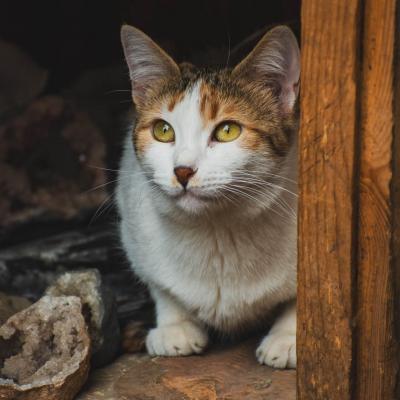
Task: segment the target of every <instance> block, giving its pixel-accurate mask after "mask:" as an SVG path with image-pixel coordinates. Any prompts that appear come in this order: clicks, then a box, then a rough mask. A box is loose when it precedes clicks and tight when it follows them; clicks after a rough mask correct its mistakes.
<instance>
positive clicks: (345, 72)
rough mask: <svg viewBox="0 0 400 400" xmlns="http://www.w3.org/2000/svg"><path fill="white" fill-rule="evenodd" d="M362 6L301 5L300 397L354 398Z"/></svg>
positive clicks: (333, 1)
mask: <svg viewBox="0 0 400 400" xmlns="http://www.w3.org/2000/svg"><path fill="white" fill-rule="evenodd" d="M359 20H360V16H359V1H357V0H348V1H341V0H330V1H314V0H305V1H303V4H302V82H301V132H300V143H299V153H300V165H299V177H300V182H299V183H300V203H299V267H298V302H297V304H298V346H297V348H298V359H299V363H298V369H297V374H298V387H297V389H298V399H299V400H313V399H321V400H326V399H332V400H333V399H340V400H350V399H351V390H352V382H351V375H352V368H353V366H352V351H353V348H352V316H353V313H352V309H353V301H352V287H353V275H354V274H353V265H354V256H355V253H354V248H355V243H354V226H355V214H356V208H355V204H354V201H353V197H354V196H353V193H354V187H355V182H356V179H355V161H356V160H355V142H356V135H357V129H356V127H357V107H356V97H357V85H356V80H355V78H356V77H357V72H358V59H357V41H358V28H357V27H358V26H359Z"/></svg>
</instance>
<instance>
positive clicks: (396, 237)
mask: <svg viewBox="0 0 400 400" xmlns="http://www.w3.org/2000/svg"><path fill="white" fill-rule="evenodd" d="M395 16H396V17H395V18H396V19H395V25H394V27H395V45H394V60H393V74H394V85H393V87H394V93H393V125H394V126H393V147H392V149H393V154H392V157H393V160H392V167H393V177H392V184H391V208H392V232H393V234H392V249H391V250H392V267H393V278H394V279H393V290H394V299H395V304H394V320H395V335H396V339H397V343H400V150H399V149H400V28H399V27H400V2H399V1H397V2H396V13H395ZM398 352H399V348H398ZM397 359H398V360H400V356H399V355H398V358H397ZM394 398H395V399H400V373H398V375H397V382H396V390H395V396H394Z"/></svg>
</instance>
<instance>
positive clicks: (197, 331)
mask: <svg viewBox="0 0 400 400" xmlns="http://www.w3.org/2000/svg"><path fill="white" fill-rule="evenodd" d="M207 342H208V337H207V334H206V332H204V330H203V329H202V328H201V327H199V326H197V325H196V324H194V323H193V322H191V321H182V322H180V323H178V324H171V325H164V326H160V327H157V328H154V329H152V330H151V331H150V332H149V334H148V335H147V338H146V348H147V351H148V353H149V354H150V355H151V356H187V355H190V354H194V353H195V354H199V353H202V352H203V350H204V348H205V347H206V346H207Z"/></svg>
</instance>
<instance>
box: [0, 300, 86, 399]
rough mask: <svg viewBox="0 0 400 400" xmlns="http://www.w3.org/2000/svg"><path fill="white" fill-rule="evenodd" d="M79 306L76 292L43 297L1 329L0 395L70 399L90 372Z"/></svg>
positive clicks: (2, 397)
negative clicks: (61, 295)
mask: <svg viewBox="0 0 400 400" xmlns="http://www.w3.org/2000/svg"><path fill="white" fill-rule="evenodd" d="M81 307H82V304H81V301H80V299H79V298H78V297H75V296H63V297H52V296H45V297H43V298H42V299H41V300H39V301H38V302H37V303H35V304H33V305H32V306H30V307H28V308H27V309H25V310H23V311H20V312H19V313H17V314H15V315H13V316H12V317H11V318H9V319H8V321H7V322H6V323H5V324H4V325H3V326H1V327H0V399H2V400H11V399H19V400H31V399H35V400H72V399H73V398H74V396H75V395H76V393H77V392H78V391H79V389H80V388H81V387H82V385H83V384H84V383H85V381H86V379H87V376H88V372H89V355H90V339H89V335H88V333H87V329H86V324H85V320H84V318H83V315H82V314H81Z"/></svg>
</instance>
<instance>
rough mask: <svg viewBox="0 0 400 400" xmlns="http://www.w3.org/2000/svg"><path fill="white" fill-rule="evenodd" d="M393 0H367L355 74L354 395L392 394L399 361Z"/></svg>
mask: <svg viewBox="0 0 400 400" xmlns="http://www.w3.org/2000/svg"><path fill="white" fill-rule="evenodd" d="M395 4H396V0H380V1H375V0H367V1H365V2H364V10H363V19H364V22H363V25H364V28H363V37H362V38H361V40H362V43H363V51H362V56H363V59H362V66H361V81H360V85H361V87H360V92H359V94H360V105H361V109H360V115H361V124H360V155H359V159H360V174H359V176H360V177H359V180H360V183H359V229H358V263H357V290H358V291H357V299H356V307H357V314H356V321H355V322H356V333H355V343H354V344H355V352H356V370H355V393H354V395H353V398H354V399H359V400H363V399H368V400H381V399H394V389H395V384H396V373H397V371H398V368H399V361H400V359H399V358H398V353H397V349H396V342H395V338H394V318H393V305H394V293H393V285H392V282H393V279H394V276H393V273H392V269H391V267H392V264H391V260H390V257H391V255H390V250H391V235H392V232H391V218H392V213H391V209H390V182H391V178H392V167H391V160H392V133H393V109H392V106H393V46H394V32H395V29H394V27H395Z"/></svg>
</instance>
